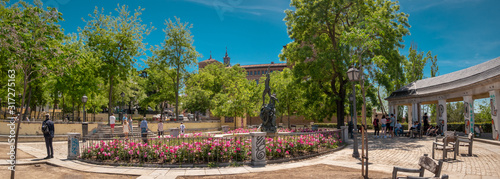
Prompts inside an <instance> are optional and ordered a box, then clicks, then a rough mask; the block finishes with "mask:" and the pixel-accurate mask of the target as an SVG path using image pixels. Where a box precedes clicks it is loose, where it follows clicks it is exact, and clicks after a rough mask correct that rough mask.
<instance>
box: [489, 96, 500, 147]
mask: <svg viewBox="0 0 500 179" xmlns="http://www.w3.org/2000/svg"><path fill="white" fill-rule="evenodd" d="M490 105H491V106H490V107H491V119H492V121H491V127H492V128H493V129H492V134H493V139H495V140H500V114H498V111H499V110H498V108H499V107H500V90H493V91H490Z"/></svg>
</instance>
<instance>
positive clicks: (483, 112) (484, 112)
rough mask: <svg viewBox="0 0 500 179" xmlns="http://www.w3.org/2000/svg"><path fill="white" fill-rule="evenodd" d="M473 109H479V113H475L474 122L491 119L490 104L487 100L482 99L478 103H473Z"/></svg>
mask: <svg viewBox="0 0 500 179" xmlns="http://www.w3.org/2000/svg"><path fill="white" fill-rule="evenodd" d="M474 106H475V107H474V108H475V109H479V113H476V114H475V116H474V117H475V119H474V120H475V122H476V123H481V122H490V121H491V106H490V103H489V101H488V102H487V101H482V102H480V103H475V105H474Z"/></svg>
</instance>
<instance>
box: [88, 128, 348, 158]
mask: <svg viewBox="0 0 500 179" xmlns="http://www.w3.org/2000/svg"><path fill="white" fill-rule="evenodd" d="M333 135H335V134H334V133H325V135H324V134H321V133H315V134H307V135H285V136H278V137H274V138H267V139H266V150H267V151H266V152H267V156H268V158H269V159H279V158H284V157H289V158H290V157H295V156H299V155H302V154H307V153H311V152H318V151H319V150H325V149H332V148H336V147H337V146H338V145H339V144H340V143H341V142H342V141H340V140H338V136H333ZM184 137H186V136H184ZM86 146H87V148H86V149H84V150H83V151H82V153H81V158H83V159H89V160H97V161H105V162H126V163H157V164H176V163H195V164H196V163H198V164H201V163H209V162H214V161H215V162H233V161H248V160H250V158H251V139H250V138H248V137H234V138H233V137H231V138H214V137H205V135H204V134H195V135H190V136H189V138H182V137H179V138H171V137H165V138H152V139H150V140H149V141H148V143H142V142H139V141H132V140H130V141H128V140H117V139H115V140H110V141H88V142H87V144H86Z"/></svg>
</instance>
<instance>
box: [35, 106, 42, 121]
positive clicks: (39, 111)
mask: <svg viewBox="0 0 500 179" xmlns="http://www.w3.org/2000/svg"><path fill="white" fill-rule="evenodd" d="M41 113H42V107H40V109H39V110H38V115H37V116H36V119H40V114H41Z"/></svg>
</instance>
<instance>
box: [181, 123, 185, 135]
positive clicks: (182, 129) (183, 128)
mask: <svg viewBox="0 0 500 179" xmlns="http://www.w3.org/2000/svg"><path fill="white" fill-rule="evenodd" d="M180 128H181V134H184V130H185V129H186V126H184V124H183V123H182V122H181V126H180Z"/></svg>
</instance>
